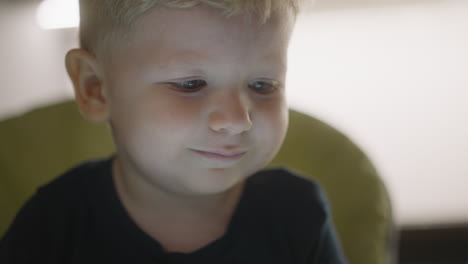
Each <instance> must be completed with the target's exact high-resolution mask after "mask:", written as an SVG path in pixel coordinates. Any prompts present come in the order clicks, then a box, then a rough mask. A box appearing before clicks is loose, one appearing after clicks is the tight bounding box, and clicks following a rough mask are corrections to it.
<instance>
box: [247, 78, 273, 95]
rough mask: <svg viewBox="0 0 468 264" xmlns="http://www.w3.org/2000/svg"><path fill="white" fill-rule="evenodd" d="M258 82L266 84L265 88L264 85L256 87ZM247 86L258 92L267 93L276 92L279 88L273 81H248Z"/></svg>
mask: <svg viewBox="0 0 468 264" xmlns="http://www.w3.org/2000/svg"><path fill="white" fill-rule="evenodd" d="M258 84H261V85H262V86H265V85H266V86H267V87H266V89H265V87H258ZM249 88H250V89H252V90H253V91H254V92H256V93H258V94H262V95H267V94H272V93H274V92H276V91H277V90H278V88H279V84H278V82H275V81H255V82H251V83H249Z"/></svg>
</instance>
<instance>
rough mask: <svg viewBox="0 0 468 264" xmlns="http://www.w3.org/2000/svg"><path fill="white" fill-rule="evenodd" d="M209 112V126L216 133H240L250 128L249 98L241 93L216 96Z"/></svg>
mask: <svg viewBox="0 0 468 264" xmlns="http://www.w3.org/2000/svg"><path fill="white" fill-rule="evenodd" d="M215 105H216V107H215V108H214V109H213V111H212V112H211V113H210V117H209V127H210V129H211V130H213V131H215V132H218V133H226V134H230V135H236V134H241V133H243V132H245V131H248V130H250V129H251V128H252V120H251V114H250V105H249V98H247V96H246V95H243V94H239V93H237V94H235V93H231V94H227V95H224V96H221V97H218V98H216V102H215Z"/></svg>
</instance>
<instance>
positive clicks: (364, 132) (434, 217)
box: [0, 0, 468, 225]
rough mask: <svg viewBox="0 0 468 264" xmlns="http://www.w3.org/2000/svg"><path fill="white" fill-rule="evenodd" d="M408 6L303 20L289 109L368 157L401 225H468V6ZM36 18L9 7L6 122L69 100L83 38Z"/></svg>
mask: <svg viewBox="0 0 468 264" xmlns="http://www.w3.org/2000/svg"><path fill="white" fill-rule="evenodd" d="M337 1H338V0H333V2H334V3H335V4H336V3H338V2H337ZM360 1H361V2H362V3H364V2H365V1H364V0H360ZM366 1H367V2H370V0H366ZM357 2H359V1H356V3H357ZM379 2H383V0H379ZM390 2H391V1H390ZM398 2H399V3H401V2H404V1H402V0H398ZM408 3H412V4H408ZM408 3H407V4H399V5H389V6H385V7H384V6H382V5H381V4H380V5H365V4H359V5H356V6H355V7H354V8H348V7H349V4H348V5H347V8H325V9H320V10H317V11H314V12H312V13H310V14H307V15H304V16H303V17H301V19H300V20H299V24H298V27H297V30H296V32H295V34H294V38H293V42H292V47H291V51H290V69H289V81H288V89H289V91H288V93H289V98H290V99H289V100H290V104H291V106H292V107H295V108H297V109H300V110H303V111H305V112H307V113H310V114H313V115H315V116H317V117H319V118H321V119H324V120H326V121H328V122H330V123H331V124H332V125H334V126H336V127H337V128H339V129H340V130H342V131H344V132H345V133H347V134H348V135H349V136H350V137H351V138H352V139H354V140H355V141H356V142H357V143H358V144H359V145H361V146H362V147H363V148H364V150H365V151H366V152H367V153H368V154H369V156H370V157H371V159H372V160H373V161H374V162H375V164H376V165H377V167H378V169H379V171H380V172H381V173H382V176H383V178H384V181H385V182H386V183H387V185H388V187H389V189H390V191H391V195H392V199H393V203H394V206H395V212H396V216H397V223H398V224H402V225H408V224H431V223H449V222H465V223H466V222H468V191H467V190H466V189H467V187H468V104H467V103H466V102H468V2H467V1H463V0H460V1H456V0H446V1H444V0H440V1H434V0H427V1H425V0H418V1H416V0H412V1H408ZM36 6H37V4H21V5H20V4H8V3H3V4H2V3H1V2H0V37H1V41H0V119H1V118H6V117H8V116H12V115H16V114H19V113H21V112H23V111H26V110H28V109H31V108H34V107H37V106H38V105H43V104H47V103H51V102H56V101H60V100H62V99H64V98H70V97H71V96H72V92H71V88H70V84H69V81H68V79H67V77H66V73H65V69H64V67H63V57H64V55H65V53H66V51H67V49H69V48H71V47H74V46H76V44H75V43H76V31H75V30H70V29H68V30H52V31H44V30H41V29H40V28H39V27H38V26H37V25H36V20H35V8H36ZM366 6H367V7H366Z"/></svg>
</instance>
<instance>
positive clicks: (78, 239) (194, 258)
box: [0, 159, 345, 264]
mask: <svg viewBox="0 0 468 264" xmlns="http://www.w3.org/2000/svg"><path fill="white" fill-rule="evenodd" d="M111 163H112V159H108V160H104V161H94V162H88V163H85V164H83V165H81V166H79V167H77V168H75V169H72V170H71V171H69V172H67V173H66V174H64V175H62V176H60V177H59V178H57V179H56V180H54V181H53V182H51V183H49V184H48V185H46V186H44V187H42V188H40V189H39V190H38V192H37V193H36V194H35V195H34V196H33V197H32V198H31V199H30V200H29V201H28V202H27V203H26V205H25V206H24V207H23V208H22V209H21V211H20V212H19V214H18V215H17V216H16V219H15V220H14V222H13V224H12V225H11V226H10V228H9V230H8V231H7V233H6V234H5V236H4V237H3V239H2V240H1V242H0V263H2V264H9V263H11V264H13V263H49V264H55V263H61V264H64V263H76V264H78V263H80V264H84V263H86V264H90V263H99V264H103V263H112V264H118V263H138V264H146V263H152V264H159V263H162V264H163V263H164V264H165V263H174V264H178V263H190V264H193V263H203V264H209V263H216V264H230V263H232V264H234V263H239V264H249V263H252V264H259V263H267V264H274V263H283V264H294V263H297V264H300V263H301V264H302V263H317V264H341V263H345V260H344V257H343V253H342V251H341V248H340V246H339V243H338V241H337V239H336V235H335V231H334V228H333V225H332V221H331V217H330V214H329V211H328V206H327V204H326V202H325V199H324V195H323V193H322V191H321V190H320V188H319V187H318V185H317V184H315V183H314V182H312V181H310V180H308V179H305V178H303V177H301V176H298V175H297V174H295V173H292V172H290V171H288V170H285V169H268V170H262V171H260V172H258V173H256V174H254V175H253V176H251V177H249V178H248V179H247V181H246V184H245V188H244V190H243V194H242V196H241V199H240V201H239V203H238V205H237V207H236V209H235V211H234V213H233V216H232V219H231V221H230V223H229V225H228V228H227V231H226V233H225V234H224V235H223V236H222V237H221V238H219V239H218V240H216V241H214V242H212V243H210V244H209V245H207V246H205V247H203V248H201V249H199V250H196V251H194V252H191V253H168V252H165V251H164V250H163V248H162V247H161V245H160V244H159V243H158V242H157V241H156V240H154V239H153V238H152V237H150V236H149V235H147V234H146V233H145V232H143V231H142V230H141V229H140V228H139V227H138V226H137V225H136V224H135V223H134V222H133V221H132V219H131V218H130V216H129V215H128V214H127V212H126V210H125V209H124V207H123V205H122V203H121V201H120V200H119V198H118V195H117V192H116V189H115V185H114V182H113V177H112V169H111V167H112V166H111Z"/></svg>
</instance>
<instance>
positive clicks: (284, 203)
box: [247, 168, 329, 217]
mask: <svg viewBox="0 0 468 264" xmlns="http://www.w3.org/2000/svg"><path fill="white" fill-rule="evenodd" d="M247 185H248V186H249V187H248V188H250V189H251V191H250V192H251V193H254V195H256V196H257V197H260V198H261V200H263V201H264V203H269V204H272V203H273V204H274V207H275V208H276V209H278V210H284V211H288V212H292V213H294V214H296V213H297V212H300V213H301V214H303V213H304V212H305V211H304V209H306V212H307V211H308V212H313V214H314V215H315V216H317V215H323V216H324V217H325V215H327V214H328V213H329V206H328V202H327V199H326V195H325V192H324V191H323V190H322V188H321V187H320V185H319V184H318V183H317V182H316V181H314V180H313V179H311V178H309V177H306V176H305V175H304V174H302V173H299V172H297V171H294V170H291V169H287V168H269V169H264V170H261V171H259V172H258V173H256V174H255V175H253V176H252V177H251V178H249V179H248V184H247Z"/></svg>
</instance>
